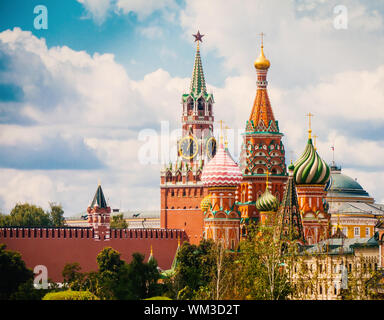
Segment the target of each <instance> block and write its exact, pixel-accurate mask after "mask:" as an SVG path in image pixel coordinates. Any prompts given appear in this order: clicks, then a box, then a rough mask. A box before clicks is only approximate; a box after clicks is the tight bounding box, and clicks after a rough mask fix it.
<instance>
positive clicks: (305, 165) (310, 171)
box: [293, 138, 331, 184]
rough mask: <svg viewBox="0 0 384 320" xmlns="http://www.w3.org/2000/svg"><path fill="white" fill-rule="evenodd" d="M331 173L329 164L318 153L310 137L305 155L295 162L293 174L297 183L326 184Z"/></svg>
mask: <svg viewBox="0 0 384 320" xmlns="http://www.w3.org/2000/svg"><path fill="white" fill-rule="evenodd" d="M330 174H331V170H330V169H329V166H328V165H327V164H326V163H325V162H324V160H323V159H321V158H320V156H319V155H318V154H317V152H316V149H315V148H314V146H313V144H312V139H311V138H309V139H308V144H307V146H306V147H305V150H304V153H303V155H302V156H301V157H300V158H299V159H298V160H297V161H296V162H295V169H294V171H293V175H294V177H295V182H296V184H326V183H327V182H328V180H329V177H330Z"/></svg>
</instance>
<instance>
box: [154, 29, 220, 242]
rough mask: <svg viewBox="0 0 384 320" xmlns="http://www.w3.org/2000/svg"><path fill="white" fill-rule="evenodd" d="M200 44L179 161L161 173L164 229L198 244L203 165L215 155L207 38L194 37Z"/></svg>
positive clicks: (185, 109)
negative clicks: (203, 50) (203, 51)
mask: <svg viewBox="0 0 384 320" xmlns="http://www.w3.org/2000/svg"><path fill="white" fill-rule="evenodd" d="M193 36H194V37H195V42H197V47H196V54H195V62H194V66H193V72H192V79H191V84H190V89H189V92H188V93H185V94H183V95H182V97H181V104H182V110H181V127H182V136H181V137H180V138H179V139H178V141H177V161H176V163H169V164H168V165H166V166H164V167H163V169H162V170H161V181H160V192H161V213H160V224H161V227H162V228H168V229H182V230H185V233H186V236H187V240H188V241H189V242H190V243H192V244H198V243H199V242H200V240H201V239H202V237H203V223H204V220H203V213H202V212H201V210H200V202H201V200H202V199H203V198H204V197H205V196H206V195H207V194H208V189H207V188H206V187H204V186H203V184H202V182H201V174H202V171H203V167H204V165H205V164H206V163H207V162H208V161H209V160H210V159H212V158H213V157H214V156H215V154H216V140H215V138H214V136H213V122H214V117H213V104H214V102H215V101H214V99H213V95H212V94H211V93H207V89H206V85H205V77H204V72H203V64H202V62H201V56H200V42H202V38H203V36H204V35H202V34H200V32H199V31H198V32H197V34H194V35H193Z"/></svg>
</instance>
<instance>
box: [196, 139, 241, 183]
mask: <svg viewBox="0 0 384 320" xmlns="http://www.w3.org/2000/svg"><path fill="white" fill-rule="evenodd" d="M242 180H243V176H242V174H241V171H240V168H239V166H238V165H237V163H236V162H235V161H234V160H233V159H232V157H231V155H230V154H229V151H228V149H224V147H223V145H222V144H220V146H219V148H218V150H217V152H216V155H215V156H214V157H213V159H212V160H211V161H209V162H208V163H207V164H206V165H205V166H204V169H203V172H202V174H201V181H202V182H203V185H204V186H208V187H215V186H236V185H238V184H240V183H241V181H242Z"/></svg>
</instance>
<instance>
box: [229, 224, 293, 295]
mask: <svg viewBox="0 0 384 320" xmlns="http://www.w3.org/2000/svg"><path fill="white" fill-rule="evenodd" d="M276 220H277V219H276ZM276 223H277V222H274V223H272V224H271V225H268V226H263V225H254V224H251V225H249V226H248V232H247V239H246V240H244V241H242V242H241V243H240V253H239V257H238V261H237V265H238V268H237V269H236V272H237V279H236V285H235V287H234V289H235V291H234V293H233V294H234V295H235V296H236V298H239V299H250V300H254V299H256V300H280V299H286V298H287V297H288V295H289V294H290V292H291V290H292V289H291V285H290V281H289V280H290V279H289V274H290V273H289V271H290V268H291V265H290V259H287V257H289V255H290V254H291V252H288V251H287V250H290V247H289V246H287V245H286V243H285V242H283V241H282V240H280V234H279V229H278V228H277V224H276ZM284 248H285V250H284ZM234 298H235V297H234Z"/></svg>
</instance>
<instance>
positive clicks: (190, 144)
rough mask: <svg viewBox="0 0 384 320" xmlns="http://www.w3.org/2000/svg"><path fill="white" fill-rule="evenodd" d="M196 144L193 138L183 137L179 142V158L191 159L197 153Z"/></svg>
mask: <svg viewBox="0 0 384 320" xmlns="http://www.w3.org/2000/svg"><path fill="white" fill-rule="evenodd" d="M198 146H199V145H198V142H197V140H196V138H195V137H193V136H185V137H184V138H182V139H181V140H180V142H179V156H181V157H182V158H184V159H186V160H191V159H193V158H194V157H195V156H196V155H197V152H198V151H199V148H198Z"/></svg>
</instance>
